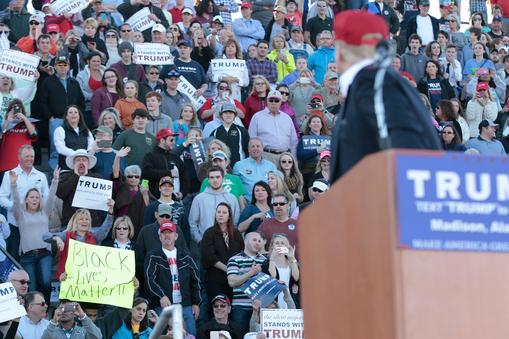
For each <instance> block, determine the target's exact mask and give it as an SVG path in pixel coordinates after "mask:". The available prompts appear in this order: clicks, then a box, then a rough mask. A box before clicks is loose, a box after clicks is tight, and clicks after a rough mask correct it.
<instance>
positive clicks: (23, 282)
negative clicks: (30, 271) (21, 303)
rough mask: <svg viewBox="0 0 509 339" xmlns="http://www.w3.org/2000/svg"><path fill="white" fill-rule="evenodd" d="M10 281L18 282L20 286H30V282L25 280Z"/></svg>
mask: <svg viewBox="0 0 509 339" xmlns="http://www.w3.org/2000/svg"><path fill="white" fill-rule="evenodd" d="M12 281H17V282H19V283H20V284H21V285H30V280H25V279H21V280H14V279H13V280H12Z"/></svg>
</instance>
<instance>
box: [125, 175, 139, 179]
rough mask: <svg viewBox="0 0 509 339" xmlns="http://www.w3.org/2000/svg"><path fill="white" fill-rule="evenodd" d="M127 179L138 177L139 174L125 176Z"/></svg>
mask: <svg viewBox="0 0 509 339" xmlns="http://www.w3.org/2000/svg"><path fill="white" fill-rule="evenodd" d="M127 177H128V178H129V179H139V178H140V176H139V175H128V176H127Z"/></svg>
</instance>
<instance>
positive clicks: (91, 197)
mask: <svg viewBox="0 0 509 339" xmlns="http://www.w3.org/2000/svg"><path fill="white" fill-rule="evenodd" d="M112 193H113V183H112V182H111V181H110V180H104V179H99V178H92V177H86V176H81V177H80V178H79V180H78V185H77V186H76V192H75V193H74V199H73V200H72V206H73V207H79V208H88V209H92V210H101V211H107V210H108V206H107V205H106V203H107V202H108V199H111V195H112Z"/></svg>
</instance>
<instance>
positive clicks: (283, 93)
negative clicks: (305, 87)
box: [279, 91, 290, 96]
mask: <svg viewBox="0 0 509 339" xmlns="http://www.w3.org/2000/svg"><path fill="white" fill-rule="evenodd" d="M279 93H281V95H284V96H289V95H290V93H288V92H281V91H279Z"/></svg>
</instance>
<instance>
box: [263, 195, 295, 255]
mask: <svg viewBox="0 0 509 339" xmlns="http://www.w3.org/2000/svg"><path fill="white" fill-rule="evenodd" d="M272 209H273V210H274V218H270V219H265V220H264V221H263V222H262V224H261V225H260V227H259V228H258V232H259V233H260V234H261V235H262V237H263V238H264V239H267V247H268V245H269V244H270V240H271V239H272V236H273V235H274V234H284V235H285V236H286V237H287V238H288V241H289V242H290V246H297V244H298V240H297V239H298V235H297V225H298V221H297V220H295V219H293V218H290V216H289V212H290V203H289V201H288V198H287V197H286V195H284V194H282V193H276V194H274V196H273V197H272ZM267 249H268V248H267ZM295 253H297V251H296V252H295Z"/></svg>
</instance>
